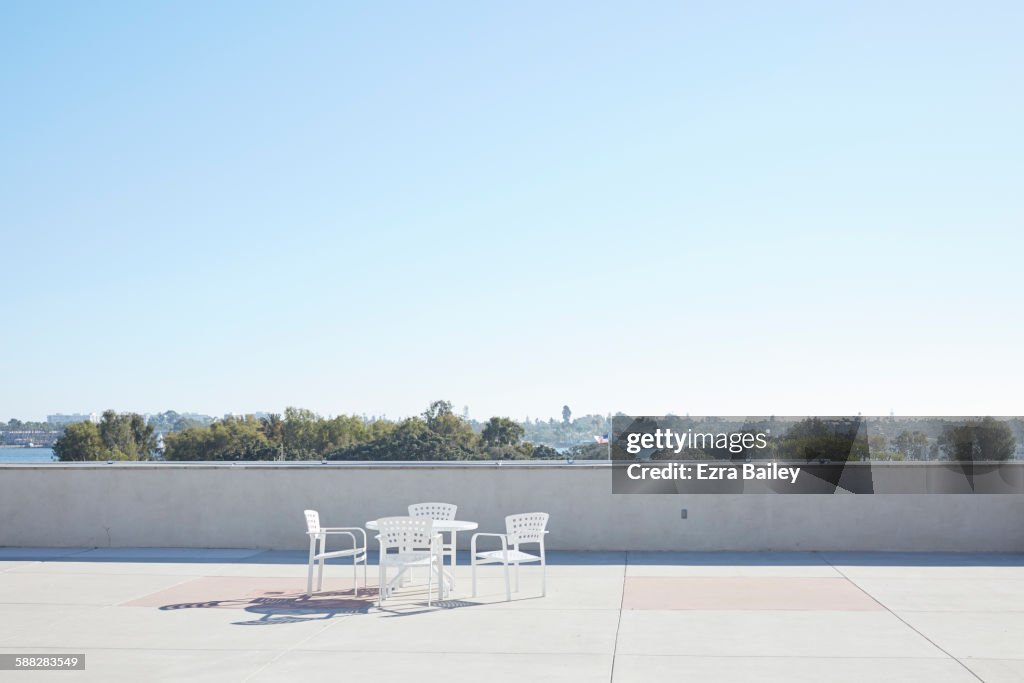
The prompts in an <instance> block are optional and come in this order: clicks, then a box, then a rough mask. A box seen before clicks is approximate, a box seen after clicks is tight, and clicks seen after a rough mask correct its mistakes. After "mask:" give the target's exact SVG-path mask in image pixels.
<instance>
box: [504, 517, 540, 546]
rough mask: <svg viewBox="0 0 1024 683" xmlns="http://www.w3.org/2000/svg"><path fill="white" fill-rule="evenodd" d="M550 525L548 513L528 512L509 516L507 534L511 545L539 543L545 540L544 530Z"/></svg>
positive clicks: (506, 525)
mask: <svg viewBox="0 0 1024 683" xmlns="http://www.w3.org/2000/svg"><path fill="white" fill-rule="evenodd" d="M547 525H548V513H546V512H526V513H523V514H521V515H509V516H508V517H506V518H505V533H506V534H507V535H508V542H509V544H511V545H518V544H519V543H539V542H540V541H541V540H542V539H543V538H544V530H545V529H546V528H547Z"/></svg>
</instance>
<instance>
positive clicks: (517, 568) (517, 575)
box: [515, 562, 519, 593]
mask: <svg viewBox="0 0 1024 683" xmlns="http://www.w3.org/2000/svg"><path fill="white" fill-rule="evenodd" d="M515 573H516V593H518V592H519V563H518V562H516V565H515Z"/></svg>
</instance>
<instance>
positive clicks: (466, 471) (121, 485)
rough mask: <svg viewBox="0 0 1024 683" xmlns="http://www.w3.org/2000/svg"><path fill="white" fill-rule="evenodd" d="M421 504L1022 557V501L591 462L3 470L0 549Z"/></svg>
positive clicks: (818, 542)
mask: <svg viewBox="0 0 1024 683" xmlns="http://www.w3.org/2000/svg"><path fill="white" fill-rule="evenodd" d="M916 466H917V467H922V466H925V465H921V464H917V465H916ZM419 501H446V502H453V503H457V504H458V505H459V518H460V519H469V520H474V521H478V522H480V525H481V530H487V531H499V530H501V529H503V526H504V522H503V517H504V515H506V514H510V513H515V512H531V511H545V512H549V513H551V523H550V526H549V528H550V529H551V534H550V536H549V547H550V548H553V549H572V550H953V551H1024V495H1013V494H1009V495H982V494H973V495H972V494H967V495H957V494H932V495H863V496H855V495H751V494H747V495H690V496H687V495H612V494H611V474H610V472H609V470H608V465H607V464H600V465H598V464H588V463H576V464H574V465H566V464H543V465H537V464H528V465H509V464H505V465H503V466H501V467H497V466H495V465H493V464H478V463H474V464H448V463H435V464H426V463H423V464H414V465H410V464H404V463H403V464H401V465H385V464H353V463H346V464H334V463H332V464H329V465H320V464H311V465H268V464H262V465H234V466H232V465H221V464H217V465H195V464H192V465H176V464H167V463H158V464H140V463H135V464H113V465H106V464H96V465H94V464H88V465H86V464H79V465H74V464H48V465H4V466H0V546H68V547H93V546H99V547H106V546H154V547H160V546H173V547H247V548H303V547H305V543H306V537H305V535H304V533H303V532H304V521H303V518H302V510H303V509H305V508H314V509H318V510H320V513H321V517H322V519H323V520H324V523H325V524H327V525H330V526H354V525H361V524H363V523H364V522H365V521H366V520H369V519H376V518H378V517H382V516H387V515H395V514H404V513H405V505H407V504H408V503H412V502H419ZM684 507H685V508H687V510H688V518H687V519H686V520H683V519H680V509H681V508H684ZM468 542H469V535H468V534H466V535H465V537H464V538H460V545H467V544H468Z"/></svg>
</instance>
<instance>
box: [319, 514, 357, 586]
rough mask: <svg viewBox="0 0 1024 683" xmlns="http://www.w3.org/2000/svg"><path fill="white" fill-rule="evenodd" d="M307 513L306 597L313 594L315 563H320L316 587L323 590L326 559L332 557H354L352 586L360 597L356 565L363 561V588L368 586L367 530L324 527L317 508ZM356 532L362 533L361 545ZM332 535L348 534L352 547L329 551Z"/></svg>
mask: <svg viewBox="0 0 1024 683" xmlns="http://www.w3.org/2000/svg"><path fill="white" fill-rule="evenodd" d="M305 513H306V535H307V536H309V572H308V573H307V576H306V597H307V598H308V597H309V596H311V595H312V594H313V565H314V564H316V563H317V562H319V564H320V571H319V573H318V577H317V583H316V589H317V591H321V590H323V587H324V560H328V559H330V558H332V557H351V558H352V588H353V589H354V590H355V594H356V596H357V597H358V596H359V582H358V579H357V577H356V567H357V566H358V565H359V563H360V562H362V563H363V588H366V531H364V530H363V529H361V528H359V527H323V526H320V513H319V512H317V511H316V510H306V511H305ZM356 533H359V534H361V535H362V542H363V544H362V545H359V541H358V540H357V539H356ZM331 535H341V536H348V537H349V538H350V539H352V547H351V548H347V549H345V550H333V551H331V552H327V537H328V536H331ZM318 546H319V547H318Z"/></svg>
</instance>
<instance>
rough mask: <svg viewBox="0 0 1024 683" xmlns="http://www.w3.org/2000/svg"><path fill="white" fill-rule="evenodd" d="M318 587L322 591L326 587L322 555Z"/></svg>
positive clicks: (322, 557)
mask: <svg viewBox="0 0 1024 683" xmlns="http://www.w3.org/2000/svg"><path fill="white" fill-rule="evenodd" d="M316 589H317V591H322V590H323V589H324V556H323V555H321V556H320V571H319V572H318V574H317V578H316Z"/></svg>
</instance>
